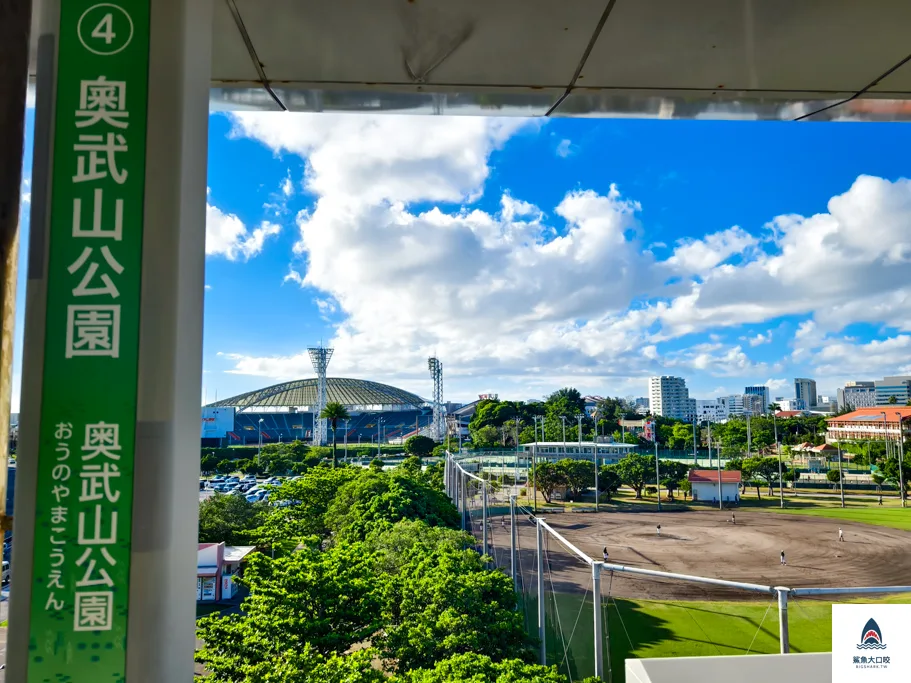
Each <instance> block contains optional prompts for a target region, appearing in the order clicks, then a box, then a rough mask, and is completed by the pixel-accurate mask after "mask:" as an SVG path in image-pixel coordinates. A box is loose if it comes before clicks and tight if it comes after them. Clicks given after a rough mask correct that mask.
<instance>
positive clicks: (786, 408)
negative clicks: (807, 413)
mask: <svg viewBox="0 0 911 683" xmlns="http://www.w3.org/2000/svg"><path fill="white" fill-rule="evenodd" d="M777 403H778V406H779V407H780V408H781V412H784V413H788V412H798V411H799V412H803V411H804V410H806V409H807V403H806V401H804V400H803V399H802V398H779V399H778V400H777Z"/></svg>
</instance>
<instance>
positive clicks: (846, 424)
mask: <svg viewBox="0 0 911 683" xmlns="http://www.w3.org/2000/svg"><path fill="white" fill-rule="evenodd" d="M826 425H827V428H826V443H837V442H839V441H891V442H892V443H893V446H894V445H895V443H896V442H897V441H898V437H899V425H900V426H901V435H902V437H903V439H908V438H911V407H909V406H897V405H893V406H877V407H875V408H861V409H860V410H855V411H854V412H851V413H846V414H844V415H838V416H837V417H830V418H828V419H827V420H826Z"/></svg>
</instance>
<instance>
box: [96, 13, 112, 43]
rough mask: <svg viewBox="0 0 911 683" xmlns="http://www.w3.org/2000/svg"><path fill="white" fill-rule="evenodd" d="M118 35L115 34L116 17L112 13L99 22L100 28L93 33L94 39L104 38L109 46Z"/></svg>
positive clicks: (97, 27)
mask: <svg viewBox="0 0 911 683" xmlns="http://www.w3.org/2000/svg"><path fill="white" fill-rule="evenodd" d="M116 37H117V34H116V33H114V17H113V15H111V14H110V13H108V14H105V15H104V18H103V19H102V20H101V21H99V22H98V26H96V27H95V28H94V30H93V31H92V38H102V39H103V40H104V42H105V43H106V44H107V45H110V44H111V42H113V40H114V38H116Z"/></svg>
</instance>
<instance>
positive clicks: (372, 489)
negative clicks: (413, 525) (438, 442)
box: [325, 470, 459, 542]
mask: <svg viewBox="0 0 911 683" xmlns="http://www.w3.org/2000/svg"><path fill="white" fill-rule="evenodd" d="M401 519H423V520H424V521H426V522H427V524H429V525H430V526H447V527H451V528H455V527H457V526H458V525H459V513H458V511H457V510H456V508H455V506H454V505H453V504H452V502H451V501H450V500H449V498H448V497H447V496H446V494H445V493H443V492H442V491H440V490H439V489H436V488H433V487H431V486H429V485H427V484H426V483H424V482H423V481H421V480H419V479H417V478H414V477H411V476H409V475H408V473H407V472H401V471H399V470H391V471H388V472H386V471H383V472H377V471H372V470H368V471H364V472H362V473H361V474H360V476H358V477H357V478H356V479H353V480H351V481H349V482H347V483H346V484H344V485H343V486H341V487H340V488H339V490H338V493H337V494H336V496H335V498H334V499H333V501H332V503H331V504H330V505H329V509H328V510H327V511H326V516H325V520H326V526H327V528H328V529H329V530H330V531H331V532H332V533H334V535H335V539H334V540H336V541H337V542H345V541H357V540H363V539H364V538H366V537H367V534H369V533H370V532H371V531H374V530H375V529H376V528H378V527H382V526H388V525H391V524H394V523H395V522H398V521H399V520H401Z"/></svg>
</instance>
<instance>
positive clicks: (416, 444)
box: [405, 434, 436, 458]
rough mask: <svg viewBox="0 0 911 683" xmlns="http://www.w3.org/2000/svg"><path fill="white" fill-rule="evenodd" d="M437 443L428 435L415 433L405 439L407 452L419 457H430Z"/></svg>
mask: <svg viewBox="0 0 911 683" xmlns="http://www.w3.org/2000/svg"><path fill="white" fill-rule="evenodd" d="M434 446H436V444H435V443H434V442H433V439H431V438H430V437H428V436H421V435H420V434H415V435H414V436H411V437H408V439H407V440H406V441H405V452H406V453H407V454H408V455H414V456H417V457H418V458H429V457H430V455H431V454H432V453H433V449H434Z"/></svg>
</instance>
